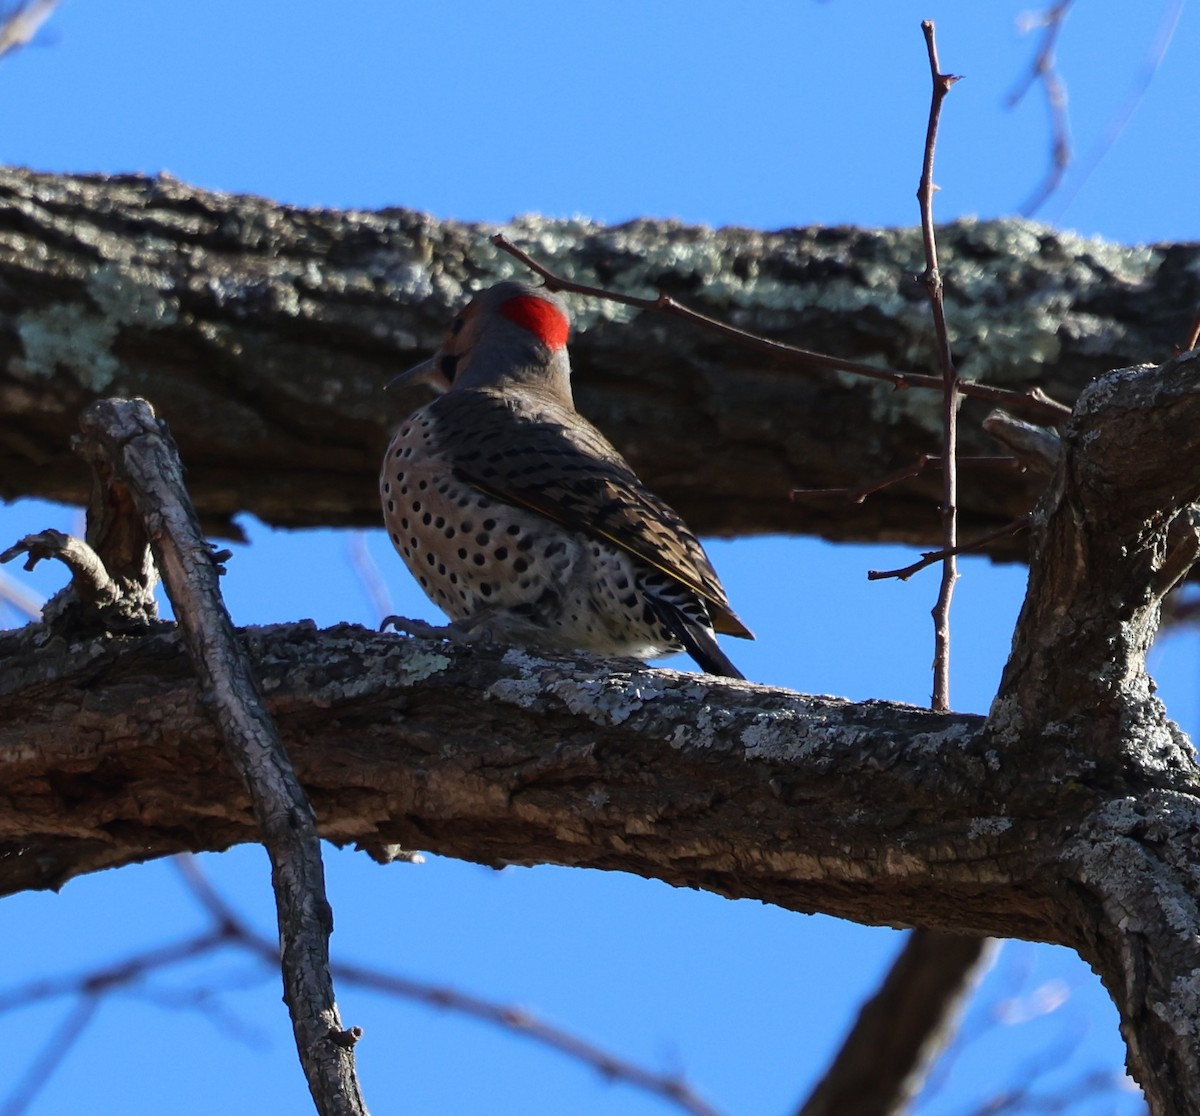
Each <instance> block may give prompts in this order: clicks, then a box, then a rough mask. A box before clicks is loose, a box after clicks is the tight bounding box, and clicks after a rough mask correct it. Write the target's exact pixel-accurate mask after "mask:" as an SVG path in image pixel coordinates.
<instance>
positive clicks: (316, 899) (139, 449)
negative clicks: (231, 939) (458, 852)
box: [81, 399, 366, 1116]
mask: <svg viewBox="0 0 1200 1116" xmlns="http://www.w3.org/2000/svg"><path fill="white" fill-rule="evenodd" d="M81 426H82V428H83V432H84V441H85V443H87V444H88V445H89V446H91V447H92V452H93V453H94V454H96V455H103V456H106V457H107V458H108V460H109V462H110V465H111V469H112V473H113V475H114V476H116V477H118V478H119V479H120V481H121V482H122V483H123V484H127V485H128V487H129V491H130V493H131V495H132V499H133V503H134V505H135V506H136V510H137V513H138V514H139V515H140V516H141V518H142V520H143V521H144V523H145V526H146V529H147V533H148V535H149V538H150V540H151V545H152V547H153V549H154V557H155V561H156V563H157V565H158V568H159V569H160V570H161V571H162V573H163V578H164V583H165V586H166V590H167V594H168V596H169V597H170V598H171V603H172V605H173V606H174V610H175V616H176V618H177V620H178V622H179V626H180V628H181V630H182V632H183V635H184V641H185V643H186V645H187V648H188V652H189V654H190V656H191V658H192V662H193V665H194V666H195V669H196V673H197V675H198V676H199V677H200V680H201V684H202V686H203V689H204V691H205V696H206V698H207V701H208V703H209V705H210V708H211V709H212V711H213V715H214V717H215V720H216V722H217V724H218V725H219V726H220V728H221V731H222V737H223V739H224V744H225V751H226V754H227V755H228V757H229V759H230V760H231V761H232V763H233V764H234V766H235V768H236V769H237V771H238V773H239V775H240V776H241V779H242V782H243V784H244V785H245V787H246V789H247V791H248V792H249V795H250V799H251V802H252V804H253V807H254V815H255V820H256V822H257V824H258V829H259V832H260V834H261V835H262V840H263V844H264V845H265V846H266V849H267V852H268V855H269V856H270V859H271V868H272V871H271V879H272V883H273V885H274V888H275V901H276V908H277V913H278V921H279V937H280V942H281V944H282V959H283V979H284V989H285V996H284V998H285V999H286V1001H287V1004H288V1009H289V1011H290V1013H291V1017H292V1026H293V1030H294V1032H295V1036H296V1046H297V1050H298V1053H299V1055H300V1062H301V1064H302V1065H303V1067H304V1071H305V1075H306V1077H307V1078H308V1083H309V1089H310V1091H311V1093H312V1096H313V1100H314V1101H315V1103H316V1106H317V1110H318V1111H319V1112H320V1113H322V1116H365V1113H366V1106H365V1105H364V1103H363V1100H362V1096H361V1092H360V1089H359V1085H358V1081H357V1078H356V1076H355V1072H354V1060H353V1054H352V1051H351V1050H349V1049H347V1048H346V1047H344V1046H343V1045H341V1044H340V1043H338V1042H336V1041H331V1040H332V1039H334V1038H335V1037H336V1036H338V1035H340V1034H342V1033H343V1027H342V1024H341V1020H340V1018H339V1016H338V1010H337V1004H336V1001H335V999H334V993H333V981H332V977H331V976H330V973H329V934H330V932H331V930H332V921H333V920H332V913H331V911H330V908H329V903H328V900H327V899H326V897H325V878H324V869H323V866H322V863H321V844H320V838H319V837H318V835H317V827H316V818H315V815H314V813H313V809H312V806H311V805H310V804H309V801H308V799H307V797H306V796H305V793H304V789H303V788H302V787H301V785H300V781H299V780H298V779H297V777H296V773H295V770H294V769H293V767H292V764H291V761H290V760H289V759H288V756H287V753H286V752H285V751H284V749H283V745H282V743H281V742H280V739H279V734H278V731H277V730H276V728H275V725H274V722H273V721H272V720H271V718H270V716H269V714H268V713H267V712H266V709H265V708H264V706H263V702H262V697H261V694H260V693H259V688H258V683H257V681H256V680H255V677H254V672H253V669H252V668H251V666H250V661H249V658H248V656H247V655H246V652H245V650H244V648H243V647H242V645H241V643H240V642H239V640H238V638H237V636H236V634H235V632H234V630H233V624H232V623H231V621H230V619H229V613H228V612H227V611H226V609H225V605H224V602H223V601H222V599H221V593H220V588H219V585H218V568H217V562H218V559H217V558H216V556H214V554H213V552H212V550H211V548H210V547H209V546H208V544H207V543H206V542H205V540H204V538H203V537H202V536H201V533H200V527H199V523H198V521H197V519H196V513H195V509H194V508H193V507H192V504H191V501H190V499H189V498H188V495H187V490H186V488H185V487H184V484H183V470H182V465H181V463H180V461H179V456H178V453H177V452H176V450H175V446H174V443H173V442H172V441H171V439H170V436H169V434H167V432H166V428H165V426H164V425H162V424H161V423H159V421H158V420H157V419H156V418H155V416H154V412H153V410H152V409H151V407H150V406H149V404H147V403H146V402H145V401H144V400H119V399H118V400H100V401H98V402H96V403H94V404H92V405H91V406H90V407H89V408H88V409H87V410H86V411H85V412H84V414H83V418H82V420H81Z"/></svg>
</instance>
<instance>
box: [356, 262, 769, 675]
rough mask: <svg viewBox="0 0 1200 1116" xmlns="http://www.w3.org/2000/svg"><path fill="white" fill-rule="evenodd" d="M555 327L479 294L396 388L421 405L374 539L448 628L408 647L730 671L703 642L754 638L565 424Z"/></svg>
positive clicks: (622, 464) (701, 562) (514, 286)
mask: <svg viewBox="0 0 1200 1116" xmlns="http://www.w3.org/2000/svg"><path fill="white" fill-rule="evenodd" d="M569 334H570V318H569V316H568V312H567V307H566V304H565V303H564V301H563V300H562V299H561V298H560V297H558V296H557V295H556V294H554V293H553V292H551V291H550V290H549V289H548V288H546V287H542V286H534V285H533V284H530V283H525V282H520V281H516V280H506V281H504V282H500V283H497V284H495V285H493V286H491V287H489V288H487V289H485V290H483V291H481V292H480V293H478V294H476V295H475V296H474V297H473V298H472V299H471V301H470V302H469V303H468V304H467V305H466V307H465V308H464V309H462V310H461V311H460V312H459V313H458V315H457V316H456V317H455V318H454V320H453V322H452V323H451V325H450V328H449V332H448V333H447V334H446V337H445V339H444V341H443V342H442V345H441V348H439V349H438V350H437V352H435V353H434V354H433V356H432V357H430V358H429V359H428V360H426V361H424V362H422V363H421V364H418V365H417V366H416V367H415V368H410V369H409V370H408V371H407V372H403V373H401V374H400V375H399V376H397V377H395V378H394V379H393V380H392V381H391V382H390V383H389V384H388V385H387V386H388V388H389V390H393V389H395V388H397V387H402V386H408V385H413V384H425V385H428V386H429V387H431V388H432V389H433V390H434V392H435V393H436V397H435V398H434V400H433V401H432V402H430V403H427V404H426V405H424V406H422V407H420V408H418V409H417V410H415V411H414V412H413V413H412V414H410V415H409V416H408V417H407V418H406V419H405V420H404V421H403V422H401V423H400V425H399V427H398V428H397V430H396V432H395V435H394V437H393V438H392V440H391V442H390V444H389V445H388V448H387V452H386V454H385V456H384V460H383V465H382V468H381V470H380V476H379V487H380V498H381V500H382V503H383V518H384V524H385V526H386V528H387V531H388V535H389V537H390V538H391V541H392V544H393V545H394V546H395V548H396V550H397V552H398V553H399V554H400V557H401V558H402V559H403V560H404V563H405V565H407V567H408V569H409V571H410V572H411V573H412V575H413V576H414V577H415V578H416V580H417V582H418V584H419V585H420V586H421V588H422V589H423V590H424V591H425V594H426V595H427V596H428V597H429V599H430V600H431V601H432V602H433V603H434V604H435V605H437V606H438V607H439V608H440V609H441V610H442V611H443V612H445V613H446V614H447V615H448V616H449V617H450V618H451V623H450V624H449V625H445V626H442V627H434V626H431V625H428V624H424V623H422V622H420V621H413V620H408V619H406V618H404V617H398V616H391V617H388V618H387V619H386V620H385V621H384V624H383V626H384V627H385V628H386V627H388V626H389V625H390V626H392V627H395V628H396V629H397V630H398V631H403V632H407V633H408V634H410V635H427V636H428V635H433V636H438V637H442V638H454V639H457V640H460V641H471V640H475V639H481V640H486V641H490V642H493V643H508V644H510V645H516V646H521V647H526V648H530V649H535V650H538V649H540V650H547V651H556V650H557V651H584V652H590V653H593V654H597V655H604V656H610V657H631V658H635V659H653V658H659V657H661V656H664V655H669V654H677V653H679V652H683V651H686V652H687V653H688V654H689V655H690V656H691V657H692V658H693V659H694V660H695V662H696V663H697V665H698V666H700V667H701V668H702V669H703V670H704V671H706V672H708V673H709V674H715V675H723V676H725V677H728V678H743V677H744V676H743V675H742V673H741V672H740V671H739V670H738V669H737V667H736V666H734V665H733V663H732V662H731V661H730V660H729V658H728V657H727V656H726V655H725V653H724V651H722V650H721V648H720V646H719V645H718V643H717V640H716V635H715V633H716V632H720V633H723V634H727V635H732V636H739V637H741V638H744V639H753V638H754V636H753V634H752V633H751V632H750V631H749V629H748V628H747V627H746V626H745V625H744V624H743V623H742V621H741V620H740V619H739V618H738V617H737V615H736V614H735V613H734V611H733V609H732V607H731V606H730V603H729V600H728V598H727V596H726V593H725V590H724V588H723V587H722V585H721V582H720V580H719V578H718V577H717V574H716V572H715V571H714V569H713V567H712V564H711V562H710V561H709V559H708V556H707V555H706V554H705V552H704V548H703V547H702V546H701V545H700V542H699V541H698V540H697V538H696V536H695V535H693V534H692V532H691V531H690V530H688V528H687V526H686V525H685V523H684V522H683V520H682V519H681V518H680V517H679V515H678V514H676V512H675V511H673V510H672V509H671V508H670V507H669V506H668V505H667V504H666V503H665V502H664V501H663V500H661V499H660V498H659V497H657V496H656V495H654V493H652V492H651V491H650V490H649V489H648V488H646V486H645V485H644V484H642V482H641V481H640V480H639V479H638V477H637V476H636V474H635V473H634V471H633V469H632V468H631V467H630V466H629V463H628V462H627V461H626V460H625V459H624V458H623V457H622V456H621V454H620V453H619V452H618V451H617V450H616V449H615V448H614V447H613V446H612V444H611V443H610V442H609V441H608V440H607V439H606V438H605V437H604V435H603V434H601V433H600V431H599V430H597V429H596V427H595V426H593V425H592V424H591V423H590V422H589V421H588V420H587V419H586V418H584V417H583V416H582V415H581V414H580V413H579V412H578V411H577V410H576V409H575V403H574V399H573V397H572V393H571V365H570V359H569V356H568V353H567V340H568V337H569Z"/></svg>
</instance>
